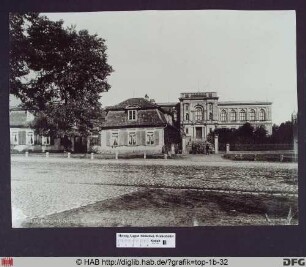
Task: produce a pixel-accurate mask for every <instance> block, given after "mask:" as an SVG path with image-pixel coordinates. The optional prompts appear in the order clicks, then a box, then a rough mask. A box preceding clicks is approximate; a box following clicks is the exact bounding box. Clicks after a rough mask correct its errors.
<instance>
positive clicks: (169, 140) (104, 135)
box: [101, 98, 180, 154]
mask: <svg viewBox="0 0 306 267" xmlns="http://www.w3.org/2000/svg"><path fill="white" fill-rule="evenodd" d="M105 112H106V116H105V122H104V124H103V126H102V131H101V152H102V153H103V152H110V153H113V152H115V151H118V152H119V153H139V152H141V153H144V152H145V153H154V154H155V153H166V152H169V151H171V152H172V153H175V151H176V150H178V146H179V143H180V132H179V129H178V128H177V127H176V121H175V119H177V118H175V112H169V111H168V110H167V109H165V108H164V109H163V108H162V107H161V106H160V105H158V104H156V103H155V102H154V101H153V100H151V101H150V100H148V99H145V98H130V99H127V100H125V101H123V102H121V103H119V104H117V105H114V106H109V107H106V108H105Z"/></svg>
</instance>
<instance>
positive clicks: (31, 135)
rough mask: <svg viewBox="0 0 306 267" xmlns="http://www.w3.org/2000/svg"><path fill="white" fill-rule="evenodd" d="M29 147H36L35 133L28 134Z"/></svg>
mask: <svg viewBox="0 0 306 267" xmlns="http://www.w3.org/2000/svg"><path fill="white" fill-rule="evenodd" d="M27 145H34V133H33V132H28V133H27Z"/></svg>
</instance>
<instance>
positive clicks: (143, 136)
mask: <svg viewBox="0 0 306 267" xmlns="http://www.w3.org/2000/svg"><path fill="white" fill-rule="evenodd" d="M140 135H141V142H140V145H142V146H145V145H146V131H141V132H140Z"/></svg>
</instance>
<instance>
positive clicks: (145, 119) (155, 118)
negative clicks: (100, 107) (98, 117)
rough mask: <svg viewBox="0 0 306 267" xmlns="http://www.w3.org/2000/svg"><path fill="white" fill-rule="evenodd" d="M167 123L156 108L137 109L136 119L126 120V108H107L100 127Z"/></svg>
mask: <svg viewBox="0 0 306 267" xmlns="http://www.w3.org/2000/svg"><path fill="white" fill-rule="evenodd" d="M166 124H167V121H166V118H165V116H164V114H163V113H162V112H161V111H160V110H159V109H157V108H154V109H140V110H137V120H135V121H131V120H128V111H127V110H109V111H108V113H107V115H106V118H105V122H104V124H103V127H102V128H121V127H141V126H143V127H144V126H146V127H158V126H165V125H166Z"/></svg>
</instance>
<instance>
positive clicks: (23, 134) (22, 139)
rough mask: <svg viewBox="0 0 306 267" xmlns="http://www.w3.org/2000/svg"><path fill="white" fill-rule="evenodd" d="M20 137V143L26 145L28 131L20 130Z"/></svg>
mask: <svg viewBox="0 0 306 267" xmlns="http://www.w3.org/2000/svg"><path fill="white" fill-rule="evenodd" d="M18 137H19V145H25V144H26V131H20V132H18Z"/></svg>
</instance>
